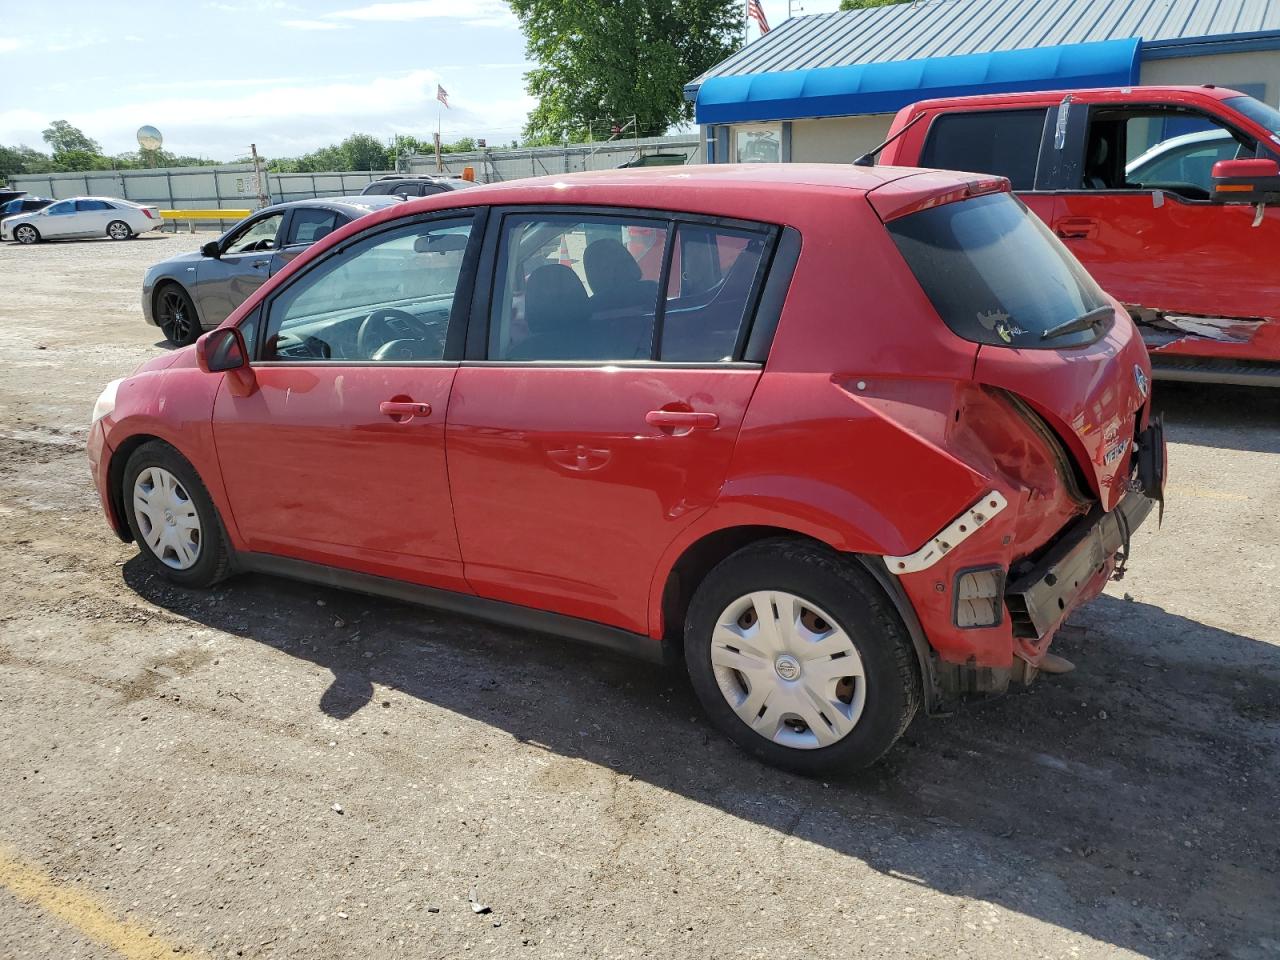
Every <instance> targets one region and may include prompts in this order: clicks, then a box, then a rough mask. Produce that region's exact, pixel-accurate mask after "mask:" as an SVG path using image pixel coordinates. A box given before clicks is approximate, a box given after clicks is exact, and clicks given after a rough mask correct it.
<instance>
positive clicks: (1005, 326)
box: [888, 193, 1108, 348]
mask: <svg viewBox="0 0 1280 960" xmlns="http://www.w3.org/2000/svg"><path fill="white" fill-rule="evenodd" d="M888 229H889V233H890V234H891V235H892V237H893V239H894V242H895V243H897V245H898V250H899V251H901V253H902V256H903V258H904V259H905V260H906V261H907V265H908V266H910V267H911V271H912V273H914V274H915V277H916V280H918V281H919V283H920V286H921V287H922V288H923V289H924V292H925V293H926V294H927V295H928V297H929V299H930V300H931V301H932V302H933V306H934V309H935V310H937V311H938V315H939V316H940V317H942V319H943V321H944V322H945V323H946V324H947V326H948V327H950V328H951V330H952V332H953V333H955V334H956V335H958V336H961V337H963V338H964V339H966V340H969V341H972V342H973V343H985V344H992V345H994V346H1013V347H1050V348H1056V347H1068V346H1073V345H1078V344H1081V343H1089V342H1091V341H1092V340H1095V339H1096V338H1097V336H1098V328H1096V327H1095V328H1090V327H1088V326H1085V327H1083V328H1082V329H1080V330H1077V331H1075V332H1072V333H1066V334H1063V335H1060V336H1055V337H1052V338H1050V339H1043V335H1044V333H1045V332H1047V331H1050V330H1052V329H1053V328H1055V327H1058V326H1060V325H1062V324H1065V323H1069V322H1070V321H1072V320H1075V319H1077V318H1079V317H1083V316H1084V315H1086V314H1088V313H1091V312H1092V311H1096V310H1100V309H1101V308H1102V307H1105V306H1106V305H1107V303H1108V301H1107V298H1106V296H1105V294H1103V292H1102V290H1101V289H1100V288H1099V287H1098V285H1097V284H1096V283H1095V282H1094V281H1093V278H1092V277H1090V276H1089V274H1088V273H1086V272H1085V269H1084V267H1082V266H1080V263H1079V261H1077V260H1076V259H1075V257H1073V256H1072V255H1071V254H1070V252H1068V250H1067V249H1066V248H1065V247H1064V246H1063V245H1062V244H1061V243H1060V242H1059V241H1058V239H1057V237H1055V236H1054V235H1053V234H1052V233H1051V232H1050V231H1049V228H1048V227H1046V226H1045V225H1044V224H1043V223H1042V222H1041V221H1040V219H1039V218H1038V217H1036V216H1035V215H1034V214H1032V213H1031V212H1030V211H1029V210H1027V208H1026V207H1025V206H1024V205H1023V204H1022V203H1021V201H1019V200H1017V199H1015V198H1014V197H1013V196H1011V195H1010V194H1007V193H998V194H989V195H987V196H984V197H975V198H974V199H972V200H963V201H960V202H958V203H946V204H942V205H941V206H937V207H932V208H930V209H927V210H922V211H921V212H919V213H913V214H910V215H908V216H905V217H902V218H900V219H898V220H893V221H891V222H890V223H889V224H888Z"/></svg>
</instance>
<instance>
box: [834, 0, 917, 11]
mask: <svg viewBox="0 0 1280 960" xmlns="http://www.w3.org/2000/svg"><path fill="white" fill-rule="evenodd" d="M914 2H915V0H840V9H841V10H866V9H867V8H868V7H893V6H897V5H898V4H900V3H914Z"/></svg>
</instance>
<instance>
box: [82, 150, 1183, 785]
mask: <svg viewBox="0 0 1280 960" xmlns="http://www.w3.org/2000/svg"><path fill="white" fill-rule="evenodd" d="M1149 376H1150V367H1149V366H1148V360H1147V355H1146V351H1145V350H1144V349H1143V345H1142V341H1141V339H1140V338H1139V337H1138V335H1137V333H1136V331H1135V329H1134V325H1133V323H1132V321H1131V320H1130V319H1129V316H1128V315H1127V314H1126V313H1125V312H1124V310H1123V309H1121V308H1120V307H1119V305H1118V304H1117V302H1116V301H1115V300H1113V299H1111V298H1110V297H1108V296H1107V295H1106V294H1104V293H1103V292H1102V291H1101V290H1100V289H1099V288H1098V287H1097V286H1096V285H1095V284H1094V282H1093V281H1092V280H1091V279H1090V278H1089V276H1088V275H1087V274H1086V273H1085V272H1084V271H1083V270H1082V269H1081V268H1080V266H1079V264H1078V263H1077V262H1076V261H1075V260H1074V259H1073V258H1072V257H1071V255H1070V254H1069V253H1067V252H1066V250H1065V249H1064V248H1063V247H1062V245H1061V244H1060V243H1059V242H1058V240H1057V239H1055V238H1054V237H1053V236H1052V234H1051V233H1049V231H1048V230H1047V229H1046V228H1045V227H1044V226H1043V225H1042V224H1041V223H1040V221H1039V220H1037V219H1036V218H1035V217H1034V216H1032V215H1030V214H1029V213H1028V211H1027V210H1026V208H1025V207H1024V206H1023V205H1022V204H1021V203H1020V202H1019V201H1018V200H1017V199H1016V198H1015V197H1014V196H1013V195H1012V194H1011V193H1010V192H1009V185H1008V183H1007V181H1005V180H1003V179H999V178H992V179H985V180H980V181H975V180H972V179H971V178H967V177H965V176H963V175H960V174H955V173H941V172H934V171H921V170H918V169H891V168H875V169H859V168H855V167H847V166H816V165H815V166H804V165H786V166H784V165H777V166H765V165H761V166H750V167H734V166H706V167H682V168H680V169H679V170H661V169H655V170H632V171H612V172H608V173H600V174H584V175H575V176H566V177H563V178H541V179H533V180H525V181H519V182H513V183H510V184H502V185H490V186H484V187H477V188H475V189H473V190H468V191H466V192H463V193H453V194H447V195H441V196H436V197H431V198H424V199H422V200H418V201H411V202H409V203H406V204H403V205H400V206H397V207H394V208H391V209H388V210H384V211H381V212H378V213H374V214H372V215H371V216H369V217H366V218H364V219H362V220H360V221H359V222H358V223H354V224H352V225H350V226H348V227H346V228H343V229H341V230H339V231H337V232H336V233H334V234H333V235H331V236H330V237H329V238H327V239H326V240H324V241H322V242H320V243H318V244H316V245H315V246H314V247H313V248H312V249H311V250H309V251H308V252H307V253H305V254H303V255H302V256H300V257H298V258H297V259H296V260H294V261H293V262H292V263H291V264H289V266H288V267H287V268H286V269H284V270H283V271H282V272H281V273H280V274H278V275H277V276H274V277H272V278H271V280H270V281H268V283H267V284H265V285H264V286H263V287H262V288H261V289H260V290H259V291H258V292H257V293H256V294H254V295H253V296H252V297H250V299H249V300H248V301H247V302H246V303H245V304H244V305H243V306H242V307H241V308H240V309H239V310H237V311H236V312H235V313H234V314H232V316H231V317H230V318H229V319H228V320H227V321H226V323H225V324H223V326H222V327H220V328H219V329H217V330H215V331H213V332H211V333H209V334H206V335H205V336H204V337H202V338H201V340H200V341H199V342H197V343H196V344H195V345H194V346H193V347H191V348H187V349H184V350H178V351H175V352H173V353H171V354H168V355H166V356H163V357H158V358H156V359H154V360H152V361H150V362H149V363H146V364H144V365H143V367H142V368H140V369H139V370H138V371H137V372H136V373H134V374H133V375H132V376H131V377H128V378H126V379H124V380H120V381H116V382H115V383H113V384H111V385H109V386H108V387H107V389H106V390H105V391H104V393H103V395H102V397H101V398H100V399H99V401H98V404H97V407H96V409H95V411H94V425H93V430H92V435H91V439H90V443H89V454H90V459H91V461H92V464H93V473H94V477H95V479H96V481H97V486H98V490H99V492H100V494H101V497H102V504H103V507H104V509H105V510H106V514H107V517H108V519H109V521H110V523H111V525H112V527H113V528H114V530H115V531H116V533H117V534H118V535H119V536H120V537H121V538H122V539H124V540H130V539H132V540H135V541H137V543H138V544H139V548H140V549H141V551H142V553H143V555H144V556H145V557H146V558H147V559H148V560H149V561H150V562H151V563H153V564H154V565H155V567H156V569H158V570H159V571H160V572H161V573H163V574H164V575H165V576H167V577H168V578H169V579H170V580H172V581H173V582H175V583H178V584H183V585H187V586H193V587H203V586H208V585H209V584H212V583H214V582H216V581H217V580H219V579H221V578H223V577H225V576H227V575H229V574H232V573H235V572H238V571H268V572H271V573H276V574H284V575H288V576H294V577H299V578H302V579H307V580H312V581H316V582H320V583H325V584H331V585H336V586H343V587H349V588H351V589H355V590H360V591H365V592H368V593H374V594H382V595H387V596H393V597H399V598H403V599H412V600H419V601H422V602H425V603H427V604H430V605H433V606H436V607H442V608H445V609H449V610H455V611H459V612H462V613H467V614H475V615H478V616H483V617H489V618H492V619H496V620H500V621H503V622H506V623H510V624H517V625H520V626H524V627H527V628H530V629H534V630H539V631H544V632H554V633H559V634H565V635H568V636H571V637H575V638H578V639H583V640H590V641H597V642H601V643H604V644H606V645H608V646H611V647H615V648H618V649H622V650H626V651H629V652H633V653H639V654H641V655H643V656H648V657H651V658H655V659H657V658H661V657H663V656H664V654H674V653H676V652H679V651H682V655H683V660H684V662H685V663H686V664H687V667H688V671H689V675H690V677H691V679H692V683H693V686H694V688H695V689H696V691H697V693H698V696H699V697H700V698H701V700H702V702H703V704H704V705H705V707H706V709H707V711H708V712H709V714H710V715H711V717H712V719H713V720H714V721H715V723H716V724H717V725H718V726H719V727H720V728H721V729H722V730H723V731H724V732H725V733H727V734H728V735H729V736H730V737H732V738H733V739H734V740H735V741H737V742H738V743H739V744H740V745H742V746H743V747H745V748H747V749H749V750H751V751H752V752H753V753H755V754H757V755H759V756H761V757H763V758H764V759H766V760H768V761H770V762H773V763H776V764H779V765H782V766H786V767H790V768H792V769H795V770H799V771H802V772H806V773H815V774H816V773H828V772H832V771H835V770H840V769H849V768H852V767H857V766H862V765H865V764H868V763H871V762H874V761H875V760H876V759H877V758H879V757H880V756H882V755H883V754H884V752H885V751H886V750H888V749H889V747H890V746H891V745H892V744H893V743H894V741H895V740H896V739H897V738H898V736H899V735H900V734H901V733H902V731H903V730H904V729H905V728H906V726H907V724H908V723H909V722H910V720H911V718H912V716H913V715H914V714H915V713H916V711H917V709H919V708H921V707H923V708H925V709H927V710H937V709H939V708H941V707H943V706H945V705H948V704H949V703H951V702H953V701H955V700H958V699H960V698H962V697H964V696H966V695H971V694H992V693H998V692H1001V691H1003V690H1004V689H1006V688H1007V686H1008V685H1009V683H1010V681H1011V680H1016V681H1019V682H1027V681H1029V680H1030V679H1031V678H1032V677H1033V676H1034V675H1035V672H1036V665H1037V664H1038V663H1039V662H1040V660H1041V659H1042V658H1043V656H1044V654H1045V652H1046V650H1047V648H1048V645H1049V643H1050V641H1051V639H1052V637H1053V635H1054V632H1055V631H1056V630H1057V629H1058V627H1059V626H1060V625H1061V623H1062V622H1063V620H1064V619H1065V618H1066V617H1067V616H1068V614H1070V613H1071V611H1072V610H1074V609H1075V608H1076V607H1078V606H1079V605H1080V604H1082V603H1084V602H1086V601H1088V600H1090V599H1092V598H1093V597H1094V596H1096V595H1097V594H1098V593H1099V592H1100V591H1101V589H1102V587H1103V584H1104V583H1105V582H1106V580H1107V579H1108V577H1110V576H1112V575H1113V573H1114V572H1115V571H1116V569H1117V567H1122V565H1123V561H1124V560H1125V559H1126V558H1127V556H1128V542H1129V534H1130V533H1131V532H1132V531H1133V530H1134V529H1135V528H1136V527H1137V526H1138V525H1139V524H1140V523H1142V521H1143V520H1144V518H1145V517H1146V516H1147V515H1148V513H1149V511H1150V509H1151V507H1152V504H1153V502H1155V501H1156V500H1158V499H1159V498H1160V496H1161V489H1162V484H1163V471H1164V441H1163V437H1162V433H1161V430H1160V426H1159V423H1158V422H1156V421H1153V419H1152V417H1151V415H1150V401H1149V390H1150V380H1149Z"/></svg>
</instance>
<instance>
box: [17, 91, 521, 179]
mask: <svg viewBox="0 0 1280 960" xmlns="http://www.w3.org/2000/svg"><path fill="white" fill-rule="evenodd" d="M441 81H442V77H441V76H440V74H438V73H436V72H435V71H432V70H414V71H411V72H408V73H403V74H398V75H394V76H384V77H375V78H372V79H369V80H364V81H360V80H350V81H339V82H333V81H331V82H328V83H322V84H321V83H314V82H307V81H302V80H292V79H285V80H282V81H280V82H276V83H264V84H263V85H261V86H258V87H256V88H255V89H254V90H253V91H252V92H248V91H246V92H245V93H243V94H238V92H237V91H231V92H228V91H226V90H223V91H221V92H219V93H216V94H211V95H208V96H201V95H199V93H195V94H192V95H189V96H168V97H163V98H158V99H151V100H147V99H139V100H137V101H134V102H129V103H122V104H118V105H114V106H111V107H104V108H101V109H97V110H88V111H70V110H69V111H66V112H65V119H67V120H68V121H70V122H71V123H73V124H75V125H76V126H77V127H79V128H80V129H82V130H84V131H86V132H87V133H89V134H90V135H91V136H92V137H94V139H96V140H98V141H99V142H101V143H102V144H103V146H104V148H105V149H106V151H107V152H108V153H120V152H123V151H126V150H133V149H135V141H134V133H135V131H136V130H137V129H138V127H139V126H141V125H142V124H144V123H149V124H153V125H154V126H157V127H159V128H160V130H161V131H162V132H163V133H164V138H165V147H166V148H167V149H170V150H173V151H174V152H175V153H182V154H198V155H204V156H210V157H213V158H214V159H220V160H229V159H232V158H234V157H237V156H241V155H243V154H244V153H246V152H247V151H248V145H249V144H250V143H251V142H253V143H257V144H258V149H259V151H261V152H262V153H264V154H266V155H267V156H288V155H292V154H297V153H302V152H305V151H308V150H313V149H315V148H316V147H319V146H323V145H324V144H328V143H334V142H336V141H338V140H341V139H342V138H343V137H345V136H347V135H348V134H350V133H353V132H357V131H358V132H361V133H371V134H374V135H375V136H380V137H387V136H389V135H390V134H391V133H393V132H402V133H414V134H415V135H417V136H421V137H428V136H430V133H431V131H432V130H433V129H434V128H435V124H436V115H437V111H438V108H439V105H438V103H437V102H436V98H435V96H436V84H437V83H440V82H441ZM446 86H447V87H448V88H449V91H450V103H451V104H452V109H449V110H445V111H443V113H442V115H441V116H442V118H443V132H444V137H445V139H446V140H452V139H457V138H458V137H464V136H472V137H476V136H478V137H490V138H492V139H493V140H495V141H502V140H509V139H511V138H512V137H514V136H518V135H519V131H520V129H521V127H522V126H523V125H524V122H525V119H526V117H527V115H528V113H529V111H530V110H531V109H532V108H533V106H534V101H533V99H532V98H531V97H527V96H517V97H509V98H493V97H492V96H488V95H486V94H487V92H488V91H484V92H481V91H475V92H472V91H469V90H468V89H466V88H465V86H463V85H460V84H459V83H458V82H457V80H456V79H454V80H452V81H451V82H450V83H449V84H446ZM59 115H62V114H59ZM47 121H48V118H47V117H46V116H45V115H44V114H43V113H36V112H35V111H32V110H29V109H23V110H9V111H0V143H32V144H37V145H38V144H40V131H42V130H43V129H44V128H45V127H46V126H47V125H48V122H47Z"/></svg>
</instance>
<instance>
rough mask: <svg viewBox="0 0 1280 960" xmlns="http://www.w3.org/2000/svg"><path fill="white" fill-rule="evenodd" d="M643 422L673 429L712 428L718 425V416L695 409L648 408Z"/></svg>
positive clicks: (652, 425)
mask: <svg viewBox="0 0 1280 960" xmlns="http://www.w3.org/2000/svg"><path fill="white" fill-rule="evenodd" d="M644 422H645V423H647V424H649V426H651V427H666V428H668V429H675V430H697V429H703V430H714V429H715V428H716V427H718V426H720V417H719V416H718V415H717V414H714V413H703V412H700V411H697V410H650V411H649V412H648V413H646V414H645V415H644Z"/></svg>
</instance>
